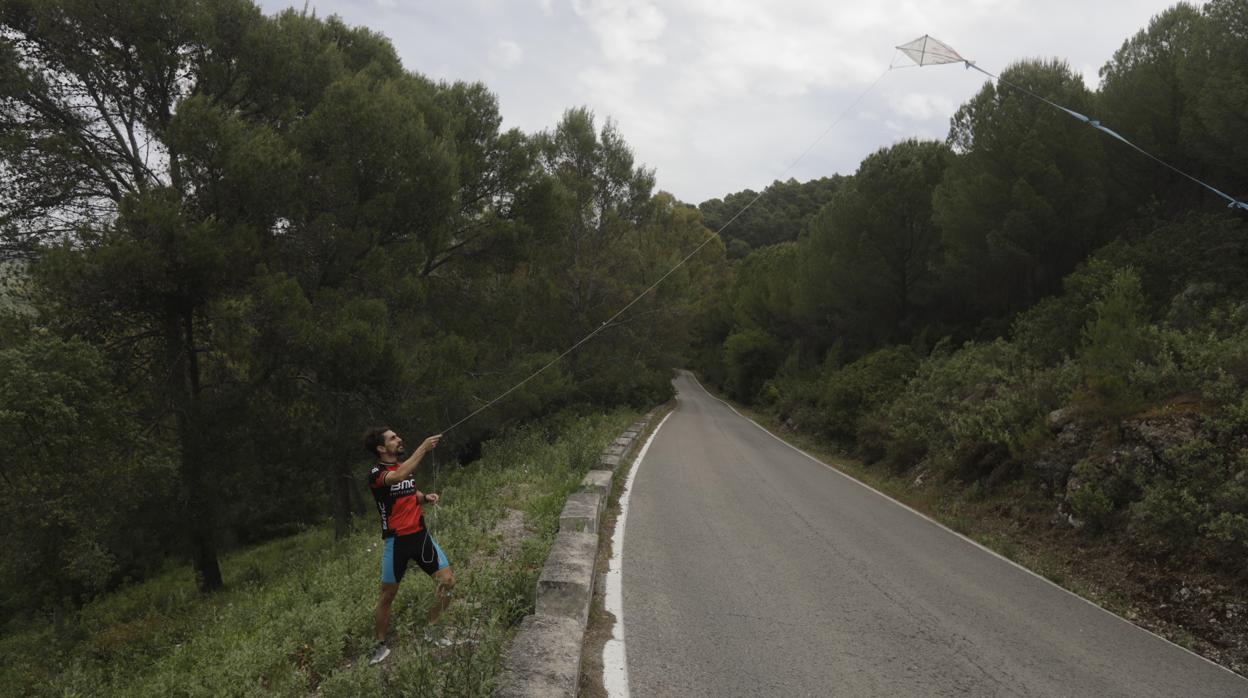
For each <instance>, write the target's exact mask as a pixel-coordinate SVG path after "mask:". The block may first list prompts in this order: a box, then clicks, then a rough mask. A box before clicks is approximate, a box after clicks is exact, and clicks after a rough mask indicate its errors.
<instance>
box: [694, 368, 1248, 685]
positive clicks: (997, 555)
mask: <svg viewBox="0 0 1248 698" xmlns="http://www.w3.org/2000/svg"><path fill="white" fill-rule="evenodd" d="M688 374H689V377H690V378H692V379H693V382H694V383H697V385H698V387H699V388H701V389H702V392H704V393H706V394H707V396H708V397H710V398H711V399H713V400H718V401H719V402H722V403H724V406H725V407H727V408H728V409H730V410H732V411H733V412H736V414H737V416H738V417H740V418H742V419H744V420H746V421H748V422H749V423H750V424H753V425H754V426H756V427H758V428H759V429H762V430H763V433H765V434H767V435H768V436H770V437H771V438H773V439H775V440H776V441H779V442H780V443H782V444H784V445H785V446H788V447H789V448H791V449H793V450H794V451H797V452H798V453H800V454H802V455H803V456H806V457H807V458H809V459H811V460H812V461H814V462H816V463H818V464H819V465H822V466H823V467H825V468H827V469H828V470H831V471H832V472H834V473H836V474H837V475H840V476H841V477H843V478H845V479H846V480H849V481H850V482H852V483H854V484H855V485H858V486H860V487H862V488H864V489H866V490H868V491H870V492H874V493H876V494H878V495H879V496H881V497H883V498H884V499H886V500H888V501H890V502H892V503H893V504H896V505H897V506H899V507H901V508H902V509H905V510H906V511H909V512H910V513H912V514H914V515H915V516H918V517H921V518H923V519H925V520H927V521H928V522H929V523H931V524H933V525H935V526H938V527H940V528H942V529H944V530H945V531H947V532H948V533H950V534H952V535H955V536H957V537H958V538H961V539H962V540H964V541H966V542H967V543H970V544H971V545H973V546H975V547H976V548H979V549H980V550H982V551H984V552H986V553H988V554H989V555H992V556H993V557H995V558H997V559H998V560H1001V561H1003V562H1006V563H1009V564H1011V565H1013V566H1014V567H1017V568H1018V569H1020V570H1022V571H1024V572H1026V573H1027V574H1029V575H1031V576H1033V577H1035V578H1036V579H1039V580H1040V581H1042V582H1044V583H1045V584H1048V585H1049V586H1052V587H1053V588H1055V589H1060V590H1062V591H1064V592H1066V593H1067V594H1070V595H1071V596H1073V597H1075V598H1076V599H1079V600H1080V601H1082V602H1084V603H1086V604H1088V605H1089V606H1091V607H1092V608H1095V609H1097V610H1100V611H1103V612H1104V613H1106V614H1108V615H1109V616H1111V617H1113V618H1116V619H1118V620H1120V621H1122V622H1123V623H1126V624H1127V625H1129V626H1131V627H1132V628H1135V629H1136V630H1139V631H1142V632H1146V633H1148V634H1149V635H1152V636H1153V637H1155V638H1157V639H1158V640H1161V641H1162V642H1164V643H1166V644H1168V645H1173V646H1174V647H1177V648H1179V649H1181V650H1183V651H1184V652H1187V653H1188V654H1190V655H1192V656H1193V657H1196V658H1197V659H1200V660H1202V661H1205V662H1208V663H1209V664H1212V665H1213V666H1216V667H1217V668H1219V669H1221V670H1222V671H1225V672H1226V673H1228V674H1230V675H1231V676H1234V677H1236V678H1240V679H1244V680H1246V681H1248V678H1245V677H1244V676H1240V675H1239V674H1237V673H1235V672H1234V671H1231V670H1230V669H1228V668H1226V667H1224V666H1222V665H1221V664H1218V663H1217V662H1215V661H1213V660H1212V659H1209V658H1208V657H1203V656H1201V655H1199V654H1197V653H1195V652H1193V651H1191V650H1189V649H1188V648H1186V647H1184V646H1182V645H1179V644H1175V643H1174V642H1171V641H1170V640H1167V639H1166V638H1164V637H1162V636H1160V635H1158V634H1157V633H1155V632H1153V631H1151V630H1149V629H1148V628H1145V627H1142V626H1139V625H1136V624H1135V623H1132V622H1131V621H1129V620H1127V619H1126V618H1123V617H1122V616H1120V615H1118V614H1117V613H1114V612H1113V611H1111V610H1109V609H1107V608H1105V607H1104V606H1101V605H1100V604H1098V603H1096V602H1095V601H1092V600H1091V599H1086V598H1084V597H1082V596H1080V595H1078V594H1076V593H1075V592H1073V591H1071V590H1070V589H1067V588H1066V587H1064V586H1062V585H1060V584H1058V583H1056V582H1054V581H1053V580H1051V579H1048V578H1046V577H1043V576H1041V575H1039V574H1036V573H1035V572H1032V571H1031V570H1029V569H1027V568H1026V567H1023V566H1022V565H1020V564H1018V563H1017V562H1014V561H1013V560H1011V559H1010V558H1008V557H1005V556H1004V555H1001V554H1000V553H998V552H996V551H995V550H992V549H991V548H988V547H985V546H984V545H983V544H981V543H979V542H977V541H975V540H972V539H970V538H967V537H966V536H964V535H962V534H961V533H958V532H957V531H955V530H953V529H952V528H949V527H948V526H946V525H944V524H942V523H941V522H939V521H937V520H936V519H933V518H932V517H930V516H928V515H927V514H924V513H923V512H921V511H919V510H917V509H914V508H913V507H911V506H910V505H908V504H905V503H902V502H899V501H897V500H896V499H893V498H892V497H890V496H888V495H887V494H884V493H883V492H881V491H879V490H877V489H875V488H874V487H872V486H870V485H868V484H867V483H865V482H862V481H861V480H859V479H857V478H854V477H850V476H849V475H847V474H846V473H843V472H841V471H840V470H837V469H836V468H835V467H833V466H831V465H828V464H827V463H824V462H823V461H821V460H819V459H818V458H815V457H814V456H812V455H810V454H809V453H807V452H805V451H803V450H802V449H800V448H798V447H797V446H794V445H793V444H791V443H789V442H788V441H785V440H784V439H782V438H780V437H779V436H776V435H775V434H773V433H771V431H769V430H768V429H767V428H766V427H764V426H763V425H761V424H759V423H758V422H756V421H754V420H753V419H750V418H749V417H746V416H745V415H743V414H741V413H740V412H737V408H735V407H733V406H732V405H731V404H729V403H728V402H727V401H725V400H721V399H720V398H718V397H716V396H715V395H712V394H711V391H709V390H707V389H706V388H705V387H704V386H703V385H702V382H701V381H699V380H698V377H697V376H695V375H694V374H693V372H692V371H688Z"/></svg>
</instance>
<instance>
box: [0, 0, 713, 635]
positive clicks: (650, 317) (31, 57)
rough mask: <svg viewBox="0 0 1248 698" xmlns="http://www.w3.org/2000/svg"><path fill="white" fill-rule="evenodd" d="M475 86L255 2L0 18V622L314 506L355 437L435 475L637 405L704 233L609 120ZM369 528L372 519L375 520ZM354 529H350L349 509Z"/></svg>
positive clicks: (685, 304)
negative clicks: (577, 408) (420, 449)
mask: <svg viewBox="0 0 1248 698" xmlns="http://www.w3.org/2000/svg"><path fill="white" fill-rule="evenodd" d="M501 122H502V119H501V116H500V114H499V108H498V103H497V100H496V98H495V97H494V95H493V94H491V93H490V92H489V90H488V89H486V87H485V86H483V85H480V84H465V83H451V84H448V83H440V82H434V81H431V80H429V79H427V78H425V77H423V76H421V75H420V74H418V73H415V72H412V71H410V70H407V69H405V68H404V66H402V65H401V64H400V62H399V59H398V57H397V55H396V53H395V50H394V48H393V46H391V44H390V43H389V41H388V40H386V39H385V38H384V37H382V36H380V35H378V34H376V33H373V32H371V31H369V30H367V29H363V28H355V27H349V26H346V25H345V24H343V23H342V22H341V21H340V20H338V19H337V18H334V17H331V18H329V19H320V18H317V17H316V16H315V15H310V14H308V13H306V12H304V13H301V12H297V11H294V10H288V11H285V12H282V13H279V14H277V15H275V16H272V17H267V16H265V15H263V14H262V13H261V12H260V10H259V9H258V8H257V7H256V6H255V5H254V4H253V3H252V2H250V0H226V1H224V2H221V1H213V2H200V1H196V0H188V1H187V2H176V3H168V2H158V1H154V0H153V1H150V2H149V1H145V2H129V1H126V2H121V1H116V2H104V3H98V2H85V1H83V0H56V1H54V2H47V1H43V0H40V1H39V2H28V1H25V0H6V1H4V2H0V235H2V237H0V240H2V242H3V252H4V254H5V257H6V258H8V259H11V260H20V263H18V262H15V263H5V264H4V266H2V267H0V270H2V271H3V273H4V274H5V276H6V283H5V284H4V286H3V288H4V299H5V302H4V304H3V308H4V311H5V313H4V316H3V319H0V378H2V379H3V382H2V386H3V387H2V388H0V390H2V391H3V392H2V396H3V399H2V402H0V444H3V447H2V448H0V452H2V454H3V455H0V475H2V476H3V478H4V480H5V482H6V484H7V486H6V487H5V488H4V492H3V494H0V521H2V522H3V525H4V531H5V536H4V541H3V543H0V545H3V546H4V547H3V555H0V590H2V591H3V595H2V598H3V599H4V601H3V602H2V604H0V617H6V618H7V617H10V616H12V615H13V614H16V613H18V612H22V611H32V610H37V609H46V610H52V609H58V608H61V607H63V606H65V605H66V604H69V605H72V604H73V603H74V602H76V601H81V600H84V599H86V598H88V597H90V596H92V595H94V594H96V593H98V592H100V591H103V590H107V589H111V588H114V587H116V586H117V585H119V584H121V583H122V582H124V581H125V580H127V579H137V578H142V577H144V576H147V575H149V574H151V573H152V572H153V571H155V570H157V569H159V568H160V567H161V566H162V565H163V564H165V560H166V558H168V557H172V558H173V559H175V560H178V559H189V560H190V561H192V562H193V565H194V568H195V572H196V575H197V578H198V584H199V586H200V587H201V588H203V589H205V590H211V589H215V588H217V587H219V586H221V585H222V583H223V579H224V578H223V576H222V572H221V569H220V565H219V563H218V549H220V548H222V547H223V546H224V547H226V548H228V547H231V546H233V545H235V544H237V543H244V542H252V541H260V540H264V539H268V538H272V537H274V536H278V535H284V534H289V533H291V532H294V531H297V530H300V529H302V528H303V527H305V526H307V525H309V524H314V523H318V522H321V521H324V520H326V519H327V518H329V517H330V516H331V515H332V516H333V517H334V519H335V521H336V524H337V532H338V534H339V535H347V534H348V533H349V531H350V528H351V517H352V515H353V513H364V512H366V511H367V509H368V508H371V507H366V506H365V498H366V497H367V496H368V495H367V492H366V491H365V490H364V489H363V487H362V479H361V477H360V473H361V469H360V466H361V464H362V463H363V462H364V461H365V460H367V455H366V454H365V453H364V452H363V450H362V449H361V448H360V443H359V437H360V434H362V433H363V431H364V429H365V428H366V427H367V426H369V425H372V424H384V423H389V424H392V425H393V426H394V427H395V428H396V429H397V430H399V432H400V433H401V434H402V435H403V436H404V437H406V440H407V441H408V443H409V444H411V445H413V446H414V445H415V444H417V443H419V441H420V440H421V439H422V438H423V437H424V436H425V435H426V434H429V433H435V432H437V431H440V430H443V429H446V428H447V427H449V426H451V425H452V424H454V423H456V422H458V421H459V420H461V419H462V418H464V417H466V416H468V415H469V414H471V413H473V412H474V411H476V410H478V409H480V408H483V407H485V406H486V404H487V402H488V401H489V400H490V399H491V398H493V397H495V396H498V395H500V394H502V393H503V392H504V391H506V390H508V389H509V388H511V387H513V386H515V385H517V384H518V383H520V382H521V380H522V379H524V378H526V377H527V376H529V375H531V374H532V373H533V372H534V371H536V370H537V369H538V368H540V367H542V366H545V365H547V364H548V363H552V360H553V359H555V358H556V357H558V356H559V355H560V353H561V352H563V351H564V350H565V349H567V348H568V347H569V346H571V345H572V344H573V343H574V342H576V341H577V340H579V339H580V338H582V337H584V336H585V335H587V334H588V333H589V332H590V331H592V330H599V333H598V335H597V336H596V337H595V338H594V339H593V340H592V341H590V342H589V343H587V344H585V345H584V346H582V347H581V348H580V349H579V350H578V351H577V352H576V353H574V354H573V355H571V356H569V357H568V358H567V359H565V360H563V361H561V362H555V363H553V365H552V366H551V367H550V368H549V369H548V370H546V371H545V372H543V373H541V374H540V375H539V376H537V377H536V378H533V379H532V380H531V381H528V382H526V383H524V384H523V385H522V386H520V387H519V388H518V389H516V390H515V391H514V392H511V393H510V394H509V395H508V396H507V397H506V399H504V400H502V401H500V402H499V403H498V404H497V405H495V406H492V407H491V408H490V409H488V410H485V411H484V412H481V413H480V414H479V415H477V416H475V417H474V418H473V419H471V420H469V421H467V422H465V423H463V424H462V425H460V426H458V427H457V428H456V429H454V430H453V431H452V432H451V433H450V434H449V435H448V438H447V440H446V442H444V447H443V448H441V449H439V453H438V458H439V459H441V461H442V463H443V467H447V464H448V462H453V461H454V460H456V459H458V460H461V461H467V460H470V459H471V458H473V457H475V456H476V455H477V453H478V451H479V448H480V444H481V443H482V442H483V441H484V440H485V439H487V438H489V437H490V436H491V435H493V434H497V433H499V432H500V431H501V430H503V429H505V428H507V427H508V426H510V425H514V424H517V423H520V422H524V421H527V420H531V419H533V418H534V417H535V416H538V415H541V414H546V413H549V412H551V411H555V410H558V409H560V408H562V407H565V406H568V405H574V404H581V405H586V404H592V405H598V406H604V407H606V406H612V405H620V404H633V405H640V404H654V403H655V402H656V401H661V400H663V399H665V398H666V397H667V396H668V395H669V394H670V391H671V388H670V385H669V375H670V371H671V368H672V367H673V366H674V365H675V364H676V363H678V361H679V360H680V355H681V352H682V351H683V349H684V347H685V346H686V345H687V343H688V339H687V337H688V330H687V329H686V328H687V327H688V326H689V324H690V323H689V321H688V320H689V318H690V317H692V316H693V314H694V313H695V311H696V310H697V306H698V303H699V302H700V301H699V298H700V297H701V296H702V295H703V294H702V293H701V292H700V289H701V288H702V287H704V286H707V285H709V284H712V283H718V281H717V279H715V278H714V277H712V276H710V275H709V270H710V269H712V268H714V267H715V265H716V264H717V263H718V260H722V259H723V248H722V246H719V245H718V241H715V244H711V245H707V246H706V247H704V248H703V249H702V251H701V252H700V253H699V255H697V256H695V257H694V258H693V259H691V260H690V262H689V263H688V264H686V265H685V266H683V267H682V268H681V269H680V270H679V271H678V272H677V273H675V274H673V275H672V276H671V277H669V278H668V279H667V280H666V281H665V283H664V284H663V285H662V286H661V287H660V288H658V289H657V290H656V291H655V292H654V293H652V294H650V295H648V296H646V297H645V298H644V299H642V301H641V302H639V303H637V304H636V305H635V306H633V307H632V308H631V309H630V310H629V312H628V313H626V314H624V315H622V316H621V317H619V318H616V319H615V320H614V321H612V322H611V323H610V324H606V321H607V320H608V319H609V318H611V317H612V315H613V314H614V313H615V312H616V311H618V310H619V309H620V308H622V307H624V305H625V304H626V303H627V302H628V301H629V300H631V299H632V298H634V297H635V296H637V294H638V293H640V292H641V291H642V290H644V289H646V288H647V287H649V286H650V285H651V284H652V283H653V282H654V281H655V280H656V279H657V278H658V277H659V275H660V274H662V273H663V272H664V271H666V270H667V269H669V268H671V266H672V265H673V264H674V263H675V261H677V260H679V259H681V258H683V257H684V256H685V255H686V254H688V253H689V252H690V251H691V250H693V249H694V248H696V247H697V246H698V245H700V244H701V243H702V242H704V241H706V240H707V238H708V236H710V234H711V233H710V232H709V231H708V230H707V229H706V228H705V227H704V226H703V225H702V222H701V219H700V217H699V215H698V214H697V212H696V211H695V210H692V209H691V208H689V207H687V206H683V205H679V204H678V203H677V202H675V201H674V200H673V199H672V198H671V197H670V196H668V195H666V194H663V193H655V192H654V177H653V174H652V173H651V172H650V171H649V170H647V169H645V168H644V167H640V166H638V165H637V164H636V163H635V162H634V160H633V156H632V153H631V150H630V149H629V147H628V145H627V143H626V142H625V141H624V139H623V136H622V135H621V134H620V133H619V132H618V131H617V130H616V128H615V127H614V125H613V124H611V123H610V122H607V123H606V124H599V123H597V122H596V119H595V117H594V115H593V114H592V113H590V112H589V111H587V110H585V109H570V110H569V111H567V112H566V114H565V115H564V117H563V119H562V120H561V121H560V122H559V123H558V124H556V125H554V126H553V127H552V128H551V129H550V130H549V131H546V132H542V133H536V134H525V133H521V132H520V131H518V130H504V129H503V128H502V127H501ZM370 514H371V512H370ZM370 523H371V521H370Z"/></svg>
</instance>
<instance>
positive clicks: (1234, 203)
mask: <svg viewBox="0 0 1248 698" xmlns="http://www.w3.org/2000/svg"><path fill="white" fill-rule="evenodd" d="M965 63H966V67H968V68H974V69H975V70H978V71H979V72H981V73H983V74H984V75H987V76H988V77H990V78H993V79H994V80H997V81H999V82H1002V83H1005V84H1006V85H1009V86H1010V87H1013V88H1014V89H1016V90H1018V91H1019V92H1022V93H1024V94H1027V95H1030V96H1032V97H1034V98H1036V99H1038V100H1040V101H1041V102H1044V103H1045V104H1047V105H1049V106H1051V107H1053V108H1054V109H1060V110H1061V111H1064V112H1066V113H1067V114H1069V115H1071V116H1073V117H1074V118H1076V119H1078V120H1080V121H1082V122H1083V123H1085V124H1088V125H1089V126H1091V127H1092V128H1095V129H1097V130H1099V131H1104V132H1105V133H1107V134H1109V135H1110V136H1113V137H1114V138H1116V139H1118V140H1120V141H1122V142H1123V143H1126V144H1127V145H1129V146H1131V147H1132V148H1134V149H1135V150H1136V151H1138V152H1140V153H1142V154H1143V155H1145V156H1146V157H1148V158H1149V159H1150V160H1153V161H1154V162H1157V163H1159V164H1161V165H1163V166H1165V167H1167V168H1169V169H1170V170H1172V171H1174V172H1177V173H1178V174H1180V175H1183V176H1184V177H1186V178H1188V179H1190V180H1191V181H1193V182H1195V183H1197V184H1199V185H1200V186H1202V187H1204V188H1206V189H1208V190H1209V191H1211V192H1213V193H1214V194H1217V195H1218V196H1220V197H1222V198H1223V199H1226V200H1227V201H1228V202H1229V203H1228V204H1227V208H1240V209H1243V210H1245V211H1248V203H1244V202H1243V201H1240V200H1239V199H1236V198H1235V197H1233V196H1231V195H1230V194H1227V193H1226V192H1224V191H1222V190H1220V189H1218V188H1217V187H1214V186H1213V185H1211V184H1208V183H1207V182H1204V181H1202V180H1200V179H1197V178H1196V177H1194V176H1192V175H1190V174H1188V173H1186V172H1184V171H1183V170H1180V169H1179V168H1177V167H1175V166H1174V165H1171V164H1170V163H1168V162H1166V161H1165V160H1162V159H1161V158H1159V157H1157V156H1156V155H1153V154H1152V153H1150V152H1148V151H1147V150H1144V149H1143V148H1141V147H1140V146H1138V145H1136V144H1134V143H1132V142H1131V141H1129V140H1127V139H1126V138H1125V137H1124V136H1123V135H1122V134H1120V133H1118V132H1117V131H1114V130H1113V129H1111V128H1109V127H1108V126H1105V125H1103V124H1101V122H1100V121H1097V120H1096V119H1091V118H1089V117H1087V116H1084V115H1083V114H1080V113H1079V112H1077V111H1075V110H1073V109H1068V108H1066V107H1063V106H1062V105H1060V104H1058V103H1056V102H1053V101H1050V100H1048V99H1045V98H1044V97H1042V96H1040V95H1038V94H1036V93H1035V92H1032V91H1031V90H1029V89H1027V88H1025V87H1023V86H1021V85H1016V84H1014V83H1012V82H1010V81H1009V80H1006V79H1005V78H1003V77H1001V76H1000V75H993V74H992V73H990V72H988V71H987V70H984V69H983V68H981V67H979V66H977V65H975V64H974V63H973V62H971V61H965Z"/></svg>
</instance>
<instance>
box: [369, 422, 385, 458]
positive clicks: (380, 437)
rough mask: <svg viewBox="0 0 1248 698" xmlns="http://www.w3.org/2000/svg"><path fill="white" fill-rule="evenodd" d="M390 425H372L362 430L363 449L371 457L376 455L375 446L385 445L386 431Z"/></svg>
mask: <svg viewBox="0 0 1248 698" xmlns="http://www.w3.org/2000/svg"><path fill="white" fill-rule="evenodd" d="M388 431H390V427H372V428H370V429H369V430H368V431H366V432H364V450H365V451H368V455H370V456H372V457H373V458H376V457H377V447H378V446H385V445H386V432H388Z"/></svg>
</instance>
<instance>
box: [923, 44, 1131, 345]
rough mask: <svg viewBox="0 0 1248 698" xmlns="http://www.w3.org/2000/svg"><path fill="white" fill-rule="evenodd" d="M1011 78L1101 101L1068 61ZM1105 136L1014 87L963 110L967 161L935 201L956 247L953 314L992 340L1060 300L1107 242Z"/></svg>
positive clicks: (1029, 66)
mask: <svg viewBox="0 0 1248 698" xmlns="http://www.w3.org/2000/svg"><path fill="white" fill-rule="evenodd" d="M1002 77H1003V78H1004V79H1005V80H1006V81H1008V82H1010V83H1013V84H1016V85H1019V86H1021V87H1023V88H1025V89H1027V90H1030V91H1031V92H1033V93H1036V94H1038V95H1041V96H1043V97H1045V98H1047V99H1050V100H1052V101H1054V102H1057V103H1058V104H1063V105H1066V106H1068V107H1070V108H1072V109H1075V110H1078V111H1082V112H1087V111H1088V108H1089V106H1090V103H1091V99H1092V96H1091V93H1089V92H1088V90H1087V88H1086V87H1084V85H1083V81H1082V79H1081V78H1080V77H1079V76H1078V75H1077V74H1076V73H1074V72H1073V71H1072V70H1071V69H1070V66H1068V65H1067V64H1065V63H1062V62H1056V61H1052V62H1024V63H1019V64H1017V65H1014V66H1011V67H1010V68H1007V69H1006V70H1005V71H1003V72H1002ZM1103 138H1104V136H1102V135H1101V134H1100V133H1098V132H1097V131H1095V130H1094V129H1090V128H1087V127H1086V126H1084V125H1082V124H1080V123H1079V122H1078V121H1076V120H1074V119H1072V118H1070V116H1068V115H1066V114H1064V113H1062V112H1061V111H1059V110H1057V109H1054V108H1053V107H1051V106H1049V105H1047V104H1044V103H1042V102H1041V101H1039V100H1037V99H1035V98H1033V97H1030V96H1027V95H1026V94H1023V93H1022V92H1020V91H1019V90H1017V89H1014V88H1012V87H1010V86H1009V85H1007V84H1004V83H1002V84H994V83H988V84H986V85H985V86H984V87H983V89H982V90H980V92H979V94H977V95H976V96H975V97H974V98H972V99H971V101H969V102H968V103H966V104H964V105H963V106H962V107H961V108H959V109H958V111H957V113H956V114H955V115H954V117H953V124H952V126H951V128H950V131H949V143H950V145H951V146H952V147H953V149H954V151H955V152H956V153H958V157H957V158H955V159H954V161H953V163H952V164H951V165H950V167H949V170H948V172H947V173H946V176H945V179H944V181H942V183H941V185H940V186H939V187H937V189H936V192H935V194H934V198H933V209H934V217H935V220H936V223H937V225H938V226H939V227H940V229H941V233H942V236H943V239H944V244H945V249H946V268H947V270H948V276H947V277H946V278H947V281H948V283H949V285H951V286H955V287H957V291H956V293H955V295H954V296H953V297H952V298H951V299H950V301H948V302H947V304H946V307H947V309H948V311H949V312H950V314H951V315H952V317H953V319H954V320H955V321H958V322H962V323H967V324H970V323H973V322H975V321H976V319H979V318H982V319H983V320H984V321H986V323H987V324H986V325H985V327H986V331H987V332H988V333H990V334H991V333H995V332H998V331H999V330H1000V329H1001V328H1002V327H1003V325H1001V323H1003V322H1005V321H1007V320H1008V318H1009V316H1010V315H1012V314H1013V313H1014V312H1017V311H1019V310H1021V309H1023V308H1025V307H1027V306H1028V305H1030V304H1031V303H1034V302H1035V301H1037V300H1039V299H1040V298H1042V297H1044V296H1045V295H1048V294H1050V293H1052V292H1054V291H1055V290H1056V289H1057V288H1058V285H1059V283H1060V281H1061V278H1062V277H1063V276H1064V275H1065V274H1067V273H1069V272H1070V271H1071V270H1072V269H1074V266H1075V264H1076V263H1077V262H1078V261H1079V260H1081V259H1083V257H1084V256H1086V255H1087V254H1088V252H1090V251H1091V250H1093V249H1095V248H1096V247H1097V246H1098V245H1099V244H1101V243H1102V242H1104V241H1105V240H1106V239H1107V232H1108V231H1107V227H1106V222H1107V221H1106V219H1105V200H1106V195H1105V176H1104V160H1103V155H1102V150H1101V148H1102V145H1103V140H1102V139H1103Z"/></svg>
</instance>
